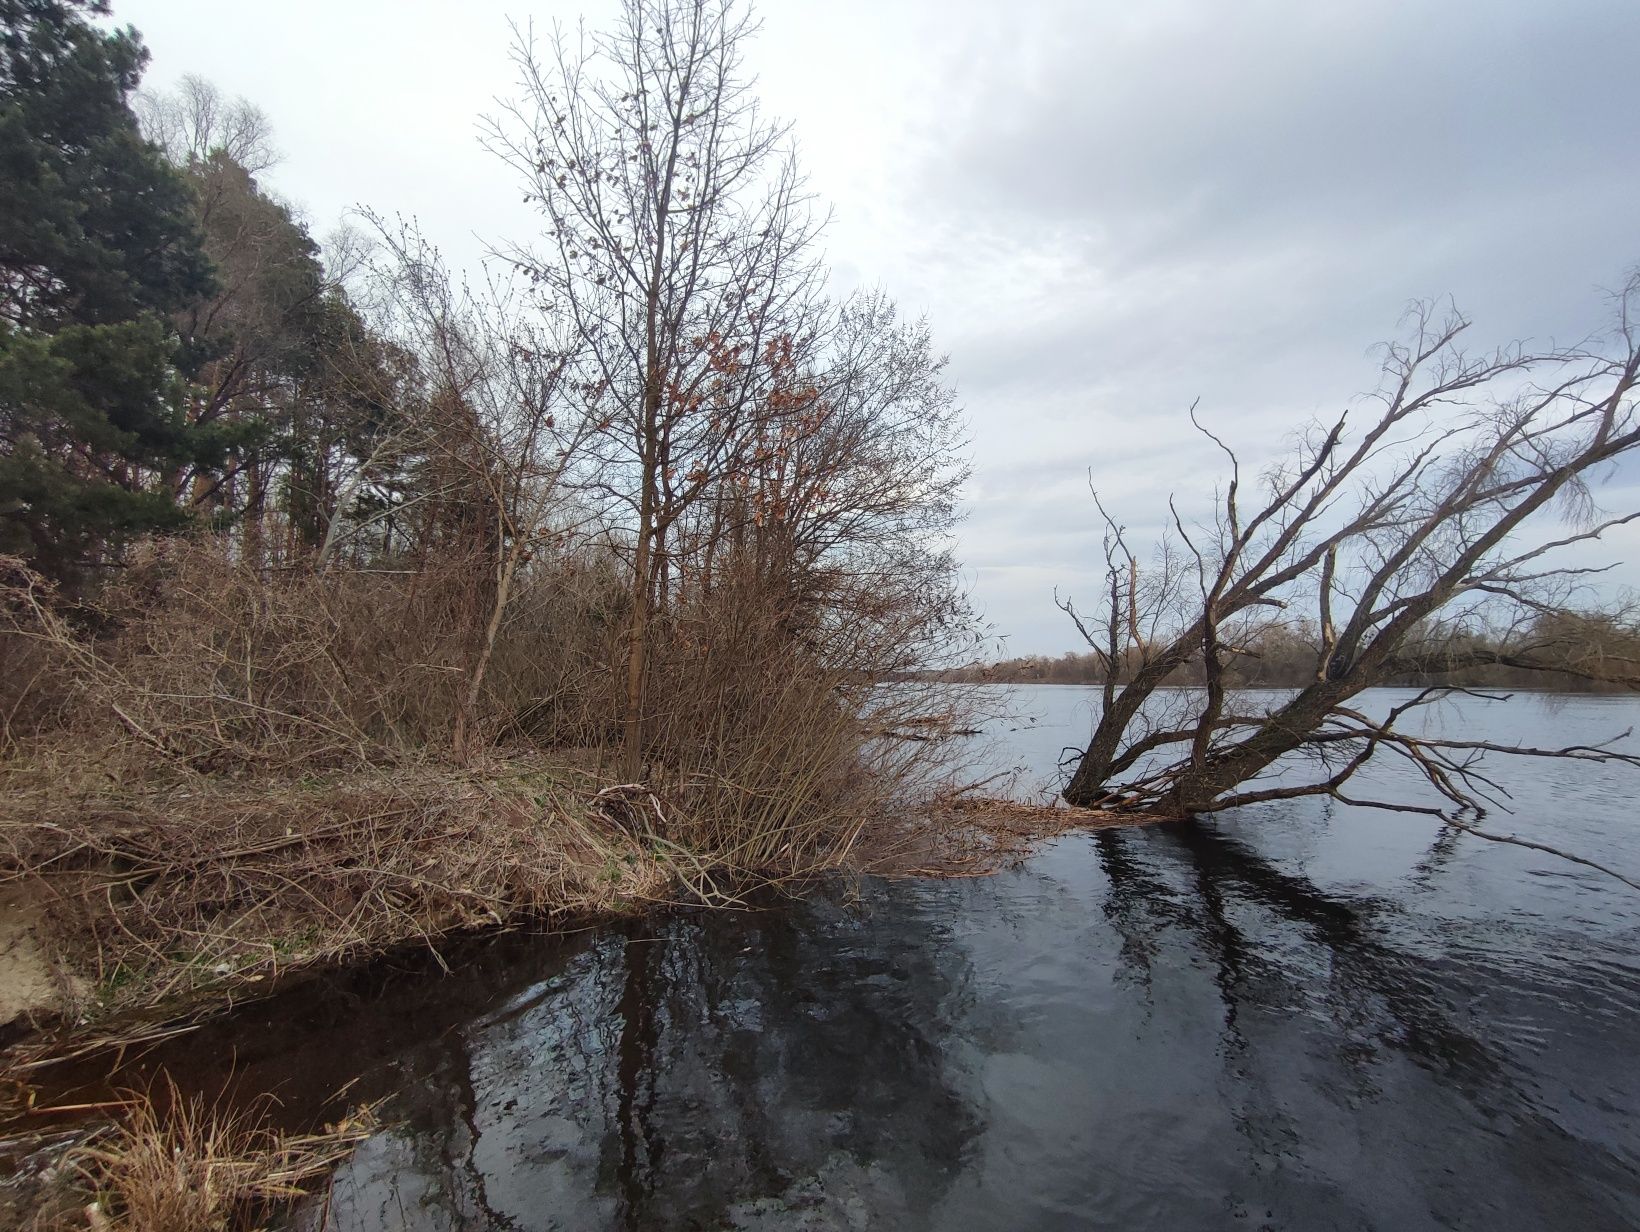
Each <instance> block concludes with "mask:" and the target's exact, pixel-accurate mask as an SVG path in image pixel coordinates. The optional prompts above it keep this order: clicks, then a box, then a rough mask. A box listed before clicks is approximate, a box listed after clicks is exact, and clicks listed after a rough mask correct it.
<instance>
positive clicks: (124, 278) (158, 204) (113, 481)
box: [0, 0, 213, 578]
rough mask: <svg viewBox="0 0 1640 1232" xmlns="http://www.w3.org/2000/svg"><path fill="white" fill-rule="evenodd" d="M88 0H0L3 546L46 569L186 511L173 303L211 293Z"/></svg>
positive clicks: (131, 80) (172, 176)
mask: <svg viewBox="0 0 1640 1232" xmlns="http://www.w3.org/2000/svg"><path fill="white" fill-rule="evenodd" d="M107 11H108V10H107V5H106V4H105V3H102V2H100V0H0V550H5V551H11V552H17V553H20V554H22V555H24V556H25V557H28V558H30V559H31V560H32V561H33V562H34V563H35V564H36V566H37V567H39V568H41V569H43V570H44V571H46V572H48V573H51V574H54V575H56V576H58V577H60V578H61V577H68V576H71V575H72V574H73V573H74V572H75V571H76V569H77V567H78V566H81V565H84V564H86V563H90V562H92V561H94V560H96V559H97V558H98V557H99V555H101V554H102V553H104V552H105V551H106V550H107V549H108V548H109V547H110V546H112V545H116V544H117V543H118V542H119V540H121V539H122V538H124V537H126V536H128V535H131V534H135V533H140V532H142V531H144V530H152V529H158V528H164V527H167V526H174V525H177V524H179V523H180V522H181V521H182V520H184V517H185V515H184V514H183V512H182V511H181V510H180V509H179V508H178V507H177V505H176V503H175V501H174V499H173V496H172V493H171V491H170V489H169V487H168V486H167V485H166V484H165V483H164V482H163V476H164V475H165V474H166V473H168V472H172V471H174V470H175V469H176V468H177V467H178V466H181V465H184V464H186V463H188V462H191V461H196V460H198V456H199V451H200V449H201V448H205V447H206V442H205V440H204V439H203V438H201V437H200V436H199V435H198V434H197V433H195V432H193V431H191V430H190V426H189V424H188V420H187V417H186V415H185V414H184V410H183V403H184V399H185V391H186V381H185V377H186V375H187V373H186V372H185V371H184V368H185V367H186V366H187V364H186V357H185V355H184V353H183V351H182V349H181V348H180V346H179V341H178V338H177V335H176V332H175V330H174V328H173V327H172V326H171V324H170V323H169V316H170V314H172V313H174V312H176V311H178V310H179V309H181V308H183V307H184V306H186V305H187V304H189V303H191V302H194V301H196V300H198V299H199V298H200V297H201V296H203V295H206V294H208V293H209V292H210V291H211V289H212V287H213V278H212V272H211V264H210V261H209V259H208V258H207V256H206V255H205V252H204V249H203V247H202V245H201V240H200V236H199V231H198V228H197V225H196V223H195V220H194V216H195V208H194V202H193V197H192V194H191V191H190V189H189V187H188V185H187V184H186V182H185V181H184V180H183V179H182V177H181V176H179V175H178V174H177V173H176V171H175V170H174V169H172V168H171V167H170V166H169V165H168V164H167V163H166V161H165V159H164V158H163V157H162V156H161V155H160V153H159V151H158V150H157V149H156V148H155V147H154V146H153V145H152V144H151V143H149V142H148V141H146V140H144V138H143V136H142V134H141V132H140V130H139V128H138V125H137V121H136V117H135V115H134V114H133V113H132V111H131V108H130V102H129V100H130V95H131V92H132V91H133V90H134V89H135V88H136V86H137V83H138V81H139V79H140V77H141V73H142V69H143V66H144V64H145V63H146V60H147V52H146V51H145V50H144V48H143V47H142V44H141V42H140V41H139V40H138V38H137V35H136V33H135V32H134V31H131V30H114V31H107V30H102V29H99V28H98V27H96V26H95V25H93V24H92V22H91V18H93V17H97V16H102V15H104V14H106V13H107Z"/></svg>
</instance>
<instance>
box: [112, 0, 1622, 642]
mask: <svg viewBox="0 0 1640 1232" xmlns="http://www.w3.org/2000/svg"><path fill="white" fill-rule="evenodd" d="M610 7H611V6H610V5H609V4H607V3H591V2H581V0H566V2H564V3H557V2H554V3H535V4H527V3H520V2H518V0H513V2H512V3H503V2H499V0H467V2H466V3H463V4H460V5H459V6H458V5H455V4H448V3H431V2H428V0H326V2H324V3H314V2H312V0H282V2H281V3H279V4H276V5H269V4H255V5H251V4H242V3H237V2H230V0H115V18H116V20H117V21H119V22H122V23H130V24H132V25H135V26H136V27H137V28H138V29H139V30H140V31H141V32H142V33H143V35H144V38H145V40H146V42H147V43H148V46H149V48H150V49H151V51H152V52H153V62H152V65H151V68H150V71H149V76H148V83H149V84H150V85H153V86H157V87H160V88H163V87H165V86H166V85H168V84H169V83H172V82H174V81H175V80H176V78H178V77H179V76H181V75H183V74H184V73H190V72H191V73H198V74H201V75H203V76H205V77H208V78H209V79H211V80H212V81H214V82H215V83H216V84H217V85H218V86H219V87H221V88H222V89H223V90H224V91H225V92H227V93H229V94H237V95H243V96H245V97H246V98H248V99H249V100H250V101H252V102H253V103H255V104H256V105H258V106H259V107H261V108H262V109H263V110H264V111H265V112H266V113H267V114H268V116H269V117H270V119H271V120H272V122H273V126H274V130H275V133H276V137H277V142H278V145H279V147H280V149H281V150H282V152H283V153H284V159H283V161H282V162H281V163H280V164H279V166H278V167H276V168H275V169H274V170H273V171H271V172H270V173H269V174H268V176H267V177H266V178H267V181H268V182H269V183H270V184H271V186H272V187H273V188H274V189H275V190H276V191H278V192H279V193H280V194H282V195H283V196H284V197H286V198H287V199H289V200H291V201H292V202H294V203H296V204H297V205H299V206H301V207H302V209H303V211H304V212H305V214H306V216H307V218H308V220H309V222H310V224H311V225H312V227H313V230H314V233H315V235H316V236H319V237H321V238H322V236H323V235H324V233H325V232H326V231H327V230H329V229H330V228H331V227H333V226H334V225H335V223H336V222H337V221H339V220H340V219H341V217H342V216H343V214H344V212H345V211H346V210H347V209H348V208H349V207H352V206H355V205H368V206H371V207H373V208H375V209H377V210H380V211H383V212H387V213H392V212H395V211H396V212H399V213H403V214H406V215H414V216H415V217H416V218H418V219H419V221H420V222H421V224H422V226H423V228H424V229H425V230H426V232H427V233H428V234H429V236H430V237H431V238H433V239H434V240H435V241H436V242H438V243H439V244H440V245H441V246H442V247H443V248H444V249H445V251H446V253H447V255H448V256H449V257H450V258H451V260H452V263H453V264H456V265H461V264H465V263H471V262H475V261H476V260H477V259H478V257H479V255H480V254H481V253H482V252H483V251H484V249H485V247H486V244H487V243H488V242H491V241H498V240H506V239H513V238H519V237H527V236H528V235H530V234H531V233H532V229H533V228H534V226H535V222H536V220H535V218H534V216H533V215H532V214H531V213H530V212H529V211H528V210H527V209H526V208H525V207H524V206H523V204H522V202H521V201H520V195H521V194H520V192H519V191H518V189H517V188H516V187H515V184H514V179H513V176H512V174H511V173H510V172H509V171H507V170H506V169H505V168H504V167H502V166H501V165H500V164H499V163H498V162H497V161H496V160H495V159H494V158H493V157H491V156H490V155H487V154H485V153H484V152H483V150H482V149H481V148H480V147H479V143H478V139H477V136H476V120H477V117H478V116H479V115H480V114H482V113H485V112H489V111H493V110H494V103H493V100H494V98H495V97H496V96H497V95H507V94H510V93H512V85H511V81H512V76H511V72H510V69H509V66H508V63H507V50H508V43H509V39H510V32H509V25H508V21H509V17H510V18H512V19H515V20H519V21H524V20H529V19H533V20H534V21H535V22H536V23H537V25H538V26H544V25H546V24H548V23H550V22H551V21H552V20H553V19H554V18H561V19H566V20H574V19H575V17H576V16H577V15H579V14H582V13H584V14H585V15H586V16H587V18H588V20H589V23H591V24H594V25H596V24H600V23H601V22H602V21H604V20H605V19H606V18H607V14H608V12H609V9H610ZM760 13H761V16H762V19H763V24H764V30H763V33H762V35H761V36H760V38H759V39H758V41H757V42H756V44H755V45H753V46H752V47H751V48H750V50H749V54H748V60H749V63H750V65H751V67H752V68H753V69H754V70H755V71H756V72H757V74H758V75H759V77H760V79H761V87H760V92H761V94H762V96H763V98H764V99H765V101H766V104H767V106H768V108H769V109H770V110H771V111H773V112H774V113H775V114H777V115H779V116H781V117H783V118H786V119H789V120H791V121H792V122H793V123H794V124H795V127H796V134H797V138H798V142H799V148H800V151H801V154H802V157H803V161H804V164H805V166H806V167H807V169H808V171H809V173H810V177H811V181H812V184H813V187H814V188H815V189H816V190H818V191H819V192H820V193H821V194H822V195H823V196H824V197H825V198H826V199H827V200H828V201H829V202H830V203H831V204H832V205H833V206H834V208H835V213H836V220H835V223H834V225H833V227H832V229H831V231H830V233H829V235H828V239H827V250H828V253H829V257H830V261H831V264H832V267H833V269H834V271H835V279H836V282H837V284H838V286H839V288H840V289H846V288H848V287H852V286H854V285H859V284H881V285H883V286H884V287H886V288H887V289H888V290H889V291H890V293H892V294H893V295H894V296H895V297H896V298H897V299H898V300H899V301H900V303H901V304H902V305H903V306H904V307H905V308H906V309H907V310H909V311H911V312H913V313H920V312H926V313H927V314H928V315H929V316H930V318H931V320H932V322H933V326H934V330H935V334H936V337H937V338H938V339H939V341H940V344H941V346H942V347H943V348H944V349H946V350H948V351H949V353H950V356H951V373H952V375H953V377H954V378H955V381H956V384H957V387H958V390H959V393H960V396H961V399H962V402H963V404H964V406H965V407H966V409H967V415H968V419H969V422H970V425H971V436H972V440H973V449H974V457H975V472H974V478H973V481H972V483H971V484H970V486H969V491H968V501H969V516H968V521H967V523H966V526H965V529H964V531H963V534H962V541H961V554H962V558H963V560H964V562H965V569H966V576H967V578H968V580H969V582H970V584H971V587H972V590H973V592H974V595H975V598H976V599H977V601H978V602H979V604H980V606H981V607H982V609H983V610H984V612H985V614H986V616H987V617H988V618H989V620H990V621H991V622H992V623H993V625H994V626H995V627H996V630H997V632H998V633H999V634H1003V635H1006V636H1007V638H1008V642H1007V650H1008V652H1009V653H1035V652H1058V651H1061V650H1064V649H1068V648H1070V647H1072V646H1073V644H1074V643H1075V640H1076V639H1075V634H1074V630H1072V629H1070V628H1069V627H1068V625H1067V622H1066V621H1065V619H1064V617H1063V616H1061V615H1060V614H1059V613H1058V612H1057V611H1056V610H1055V609H1054V607H1053V603H1052V596H1053V592H1054V588H1055V587H1056V586H1057V587H1059V588H1060V589H1061V591H1062V592H1064V591H1069V592H1071V593H1077V592H1081V593H1089V592H1091V589H1092V582H1091V578H1092V568H1093V566H1094V563H1095V554H1096V552H1097V547H1098V534H1097V532H1096V529H1095V527H1094V523H1093V521H1092V520H1091V518H1090V517H1089V514H1090V513H1091V511H1092V510H1091V503H1090V501H1089V499H1088V496H1087V476H1088V473H1089V472H1090V470H1091V472H1092V474H1093V477H1094V480H1095V482H1096V483H1097V485H1098V487H1099V489H1100V491H1101V494H1102V495H1104V496H1106V498H1107V501H1108V502H1110V503H1113V504H1114V505H1115V506H1117V507H1118V508H1120V509H1121V510H1122V511H1123V512H1124V513H1125V514H1126V515H1127V516H1128V518H1129V520H1131V521H1132V522H1133V523H1134V524H1136V525H1143V524H1146V523H1147V522H1149V521H1150V520H1152V519H1153V518H1154V516H1155V511H1156V509H1157V508H1158V506H1159V502H1160V501H1162V500H1164V499H1165V496H1166V494H1167V492H1168V491H1169V490H1178V491H1180V492H1181V493H1184V494H1186V496H1190V495H1192V494H1194V495H1196V496H1198V497H1199V496H1200V495H1201V494H1203V493H1207V492H1210V490H1211V488H1212V484H1213V480H1214V475H1215V462H1216V459H1215V458H1214V456H1213V454H1212V452H1211V450H1210V449H1207V448H1204V447H1203V446H1202V443H1201V442H1200V439H1199V438H1195V437H1193V436H1192V435H1191V433H1190V429H1189V423H1188V419H1187V417H1186V410H1187V408H1188V406H1189V404H1190V402H1191V400H1192V399H1194V398H1196V397H1200V398H1201V406H1202V414H1203V416H1204V418H1205V419H1206V420H1207V422H1209V423H1210V424H1211V425H1212V426H1213V427H1214V428H1215V429H1216V430H1218V431H1220V432H1221V434H1223V435H1225V436H1227V437H1228V438H1230V439H1232V440H1234V441H1236V442H1237V443H1238V444H1239V445H1242V446H1245V447H1246V450H1247V452H1248V454H1249V455H1250V456H1257V455H1258V454H1259V453H1260V452H1262V451H1266V450H1268V449H1270V448H1273V447H1274V446H1276V445H1278V444H1279V443H1280V440H1281V437H1282V435H1283V433H1284V432H1285V431H1287V430H1288V429H1290V428H1291V427H1294V426H1296V425H1297V424H1298V423H1300V422H1301V421H1303V420H1304V419H1305V418H1307V417H1308V416H1311V415H1314V414H1317V413H1335V412H1336V411H1337V410H1339V409H1342V408H1343V407H1344V406H1345V405H1346V404H1347V403H1348V402H1349V400H1350V399H1351V397H1352V396H1353V395H1356V394H1358V393H1360V392H1362V391H1364V390H1366V389H1368V388H1370V387H1371V385H1372V384H1373V380H1374V372H1375V369H1374V364H1373V359H1372V357H1371V355H1370V354H1369V347H1370V345H1371V344H1372V343H1373V342H1375V341H1378V340H1380V339H1383V338H1385V337H1388V336H1390V335H1392V334H1393V333H1394V331H1395V327H1396V322H1397V320H1398V318H1399V316H1400V314H1401V312H1402V310H1403V308H1404V307H1405V305H1406V303H1407V302H1408V301H1409V300H1411V299H1413V298H1416V297H1422V296H1432V295H1446V294H1451V295H1452V296H1454V297H1455V298H1456V299H1457V301H1458V302H1459V304H1460V305H1461V306H1462V307H1464V308H1465V309H1466V310H1468V311H1469V313H1470V314H1471V315H1472V316H1473V317H1474V318H1475V321H1476V326H1475V328H1476V332H1477V336H1478V338H1479V339H1480V340H1482V341H1486V342H1501V341H1506V340H1509V339H1512V338H1535V339H1538V340H1539V341H1546V340H1548V339H1550V338H1553V337H1558V338H1561V339H1564V340H1568V341H1569V340H1575V339H1577V338H1579V337H1581V336H1582V335H1584V334H1585V333H1586V332H1587V331H1588V330H1590V329H1591V328H1593V327H1595V326H1597V325H1598V324H1599V323H1600V321H1601V318H1602V314H1603V310H1604V304H1603V300H1602V290H1603V289H1606V288H1611V287H1614V286H1616V285H1617V284H1619V283H1620V282H1621V281H1622V279H1623V277H1624V275H1625V273H1626V271H1627V270H1628V269H1629V268H1630V267H1631V266H1633V265H1634V264H1635V263H1636V262H1637V261H1640V209H1637V203H1640V91H1637V90H1636V88H1635V85H1634V77H1633V73H1634V65H1635V63H1636V62H1637V60H1640V3H1637V2H1636V0H1535V2H1533V0H1420V2H1414V0H1399V2H1398V0H1350V2H1335V0H1288V2H1282V3H1274V2H1266V0H1233V2H1232V0H1143V2H1142V3H1141V2H1140V0H1123V2H1121V3H1106V2H1104V0H1084V2H1082V3H1074V2H1066V3H1058V2H1055V0H1014V2H1013V3H997V2H996V0H875V2H870V0H766V2H765V3H764V4H763V5H762V6H761V8H760ZM1615 497H1616V494H1615V493H1612V494H1610V495H1609V497H1608V500H1607V503H1608V504H1614V505H1618V506H1621V507H1623V508H1640V501H1637V500H1634V499H1633V494H1625V498H1616V499H1612V498H1615ZM1605 552H1606V554H1608V555H1609V554H1614V553H1615V554H1621V555H1624V556H1625V557H1627V558H1629V559H1634V560H1640V532H1637V533H1636V534H1633V535H1627V536H1624V537H1623V538H1621V539H1619V540H1616V541H1614V542H1613V543H1612V544H1611V546H1610V547H1609V548H1607V549H1605ZM1625 577H1626V578H1635V577H1640V573H1637V572H1636V571H1635V570H1633V569H1626V570H1625Z"/></svg>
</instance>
